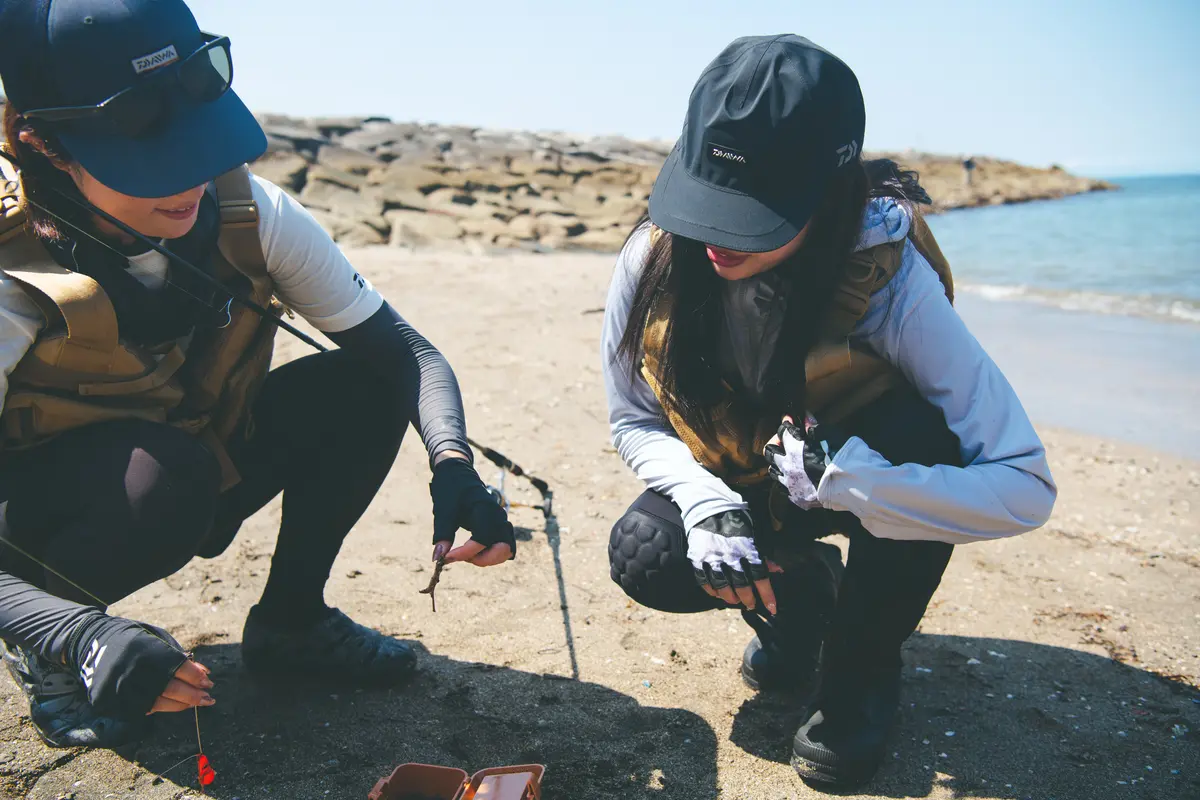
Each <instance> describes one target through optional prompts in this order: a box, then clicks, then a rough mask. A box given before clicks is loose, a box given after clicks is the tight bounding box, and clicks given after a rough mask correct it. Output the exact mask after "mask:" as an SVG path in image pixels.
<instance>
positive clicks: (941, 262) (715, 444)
mask: <svg viewBox="0 0 1200 800" xmlns="http://www.w3.org/2000/svg"><path fill="white" fill-rule="evenodd" d="M654 235H655V236H657V235H660V231H659V230H658V229H657V228H656V229H655V230H654ZM905 241H911V242H912V243H913V245H914V246H916V248H917V250H918V251H919V252H920V253H921V255H922V256H924V257H925V260H926V261H928V262H929V263H930V265H931V266H932V267H933V268H934V270H935V271H936V272H937V274H938V277H939V278H940V279H941V281H942V285H943V286H944V287H945V289H946V296H947V297H949V298H950V300H951V302H953V301H954V281H953V277H952V276H951V274H950V265H949V263H947V261H946V258H945V256H943V255H942V251H941V249H940V248H939V247H938V244H937V241H935V240H934V238H933V233H932V232H931V231H930V230H929V226H928V225H927V224H926V223H925V220H924V219H922V218H921V217H920V216H914V218H913V223H912V228H911V229H910V230H909V234H908V238H907V240H901V241H899V242H889V243H887V244H882V245H879V246H877V247H872V248H869V249H867V250H861V251H859V252H857V253H855V254H854V255H853V256H851V258H850V260H849V262H848V263H847V264H846V269H845V277H844V278H843V280H842V282H841V284H840V285H839V286H838V288H837V291H836V293H835V296H834V303H833V307H832V309H831V310H830V312H829V315H828V317H827V318H826V320H825V322H824V325H823V332H822V335H821V341H820V342H819V343H818V344H817V345H816V346H815V347H813V349H812V351H811V352H809V354H808V356H807V358H806V359H805V362H804V373H805V388H804V400H805V405H806V406H807V410H808V411H809V412H810V413H811V414H813V416H815V417H816V418H817V419H819V420H822V421H823V422H829V423H836V422H839V421H841V420H843V419H845V418H846V417H848V416H849V415H850V414H853V413H854V412H855V411H857V410H858V409H860V408H863V407H864V406H866V405H867V404H868V403H870V402H871V401H873V400H875V399H877V398H878V397H880V396H881V395H882V394H883V393H884V392H886V391H887V390H888V389H891V388H893V387H895V386H897V385H899V384H901V383H902V382H903V381H904V377H903V375H902V374H901V373H900V371H899V370H898V369H896V368H895V367H894V366H892V365H891V364H889V363H888V362H887V361H885V360H884V359H883V358H881V357H879V356H878V355H876V354H875V353H872V352H870V351H869V350H867V349H864V348H862V347H859V346H857V345H856V344H854V343H852V342H851V341H850V339H849V336H850V333H851V332H852V331H853V330H854V328H855V326H856V325H857V324H858V321H859V320H861V319H862V318H863V316H864V315H865V314H866V313H867V308H868V306H869V305H870V302H871V295H873V294H875V293H876V292H878V291H880V290H881V289H883V288H884V287H885V286H887V284H888V282H889V281H890V280H891V279H892V277H893V276H894V275H895V274H896V271H897V270H898V269H899V268H900V262H901V259H902V257H903V250H904V243H905ZM673 305H674V298H672V297H663V298H662V299H661V300H659V302H658V303H657V304H656V305H655V307H654V309H653V310H652V311H651V312H650V316H649V319H648V320H647V322H646V333H645V335H644V337H643V339H642V346H643V352H644V356H643V361H642V369H641V372H642V375H643V376H644V377H645V379H646V382H647V383H649V384H650V388H651V389H652V390H653V391H654V394H655V396H656V397H657V398H658V401H659V404H660V405H661V406H662V407H663V409H664V411H665V412H666V415H667V419H668V420H669V421H670V423H671V426H672V427H673V428H674V429H675V433H676V434H677V435H678V436H679V438H680V439H682V440H683V442H684V443H685V444H686V445H687V446H688V449H690V450H691V451H692V455H693V456H694V457H695V459H696V461H698V462H699V463H700V464H701V465H702V466H704V467H705V468H706V469H708V470H709V471H710V472H712V473H713V474H714V475H716V476H717V477H719V478H721V479H723V480H725V481H726V482H727V483H730V484H733V485H735V486H751V485H754V484H757V483H761V482H762V481H764V480H766V479H767V477H768V475H767V467H768V464H767V461H766V459H765V458H764V457H763V454H762V452H763V448H764V447H766V444H767V442H768V441H769V440H770V439H771V437H772V436H774V435H775V433H776V431H778V430H779V424H780V419H779V418H778V417H771V418H770V419H765V418H762V417H760V416H757V415H756V413H755V412H754V411H753V410H751V407H750V405H749V404H748V403H747V402H746V400H745V398H743V397H741V396H739V393H738V392H737V391H736V390H735V389H733V387H731V386H730V385H729V384H728V383H725V386H724V389H725V391H724V397H723V399H722V400H721V401H720V404H719V405H718V406H717V407H716V408H715V409H713V414H712V419H713V429H714V430H713V433H711V434H710V433H707V432H705V431H699V430H696V429H694V428H692V427H690V426H689V425H688V424H687V423H686V422H685V421H684V420H683V418H682V417H681V416H679V414H677V413H675V411H673V410H672V409H673V405H672V404H671V403H670V402H668V398H667V397H666V396H665V394H664V391H663V388H662V384H661V383H660V381H659V380H658V375H659V365H660V362H661V355H662V351H663V347H664V343H665V341H666V333H667V327H668V325H669V324H670V319H671V314H672V310H673V308H672V307H673ZM776 346H777V347H785V346H786V344H785V343H783V342H780V343H779V344H778V345H776Z"/></svg>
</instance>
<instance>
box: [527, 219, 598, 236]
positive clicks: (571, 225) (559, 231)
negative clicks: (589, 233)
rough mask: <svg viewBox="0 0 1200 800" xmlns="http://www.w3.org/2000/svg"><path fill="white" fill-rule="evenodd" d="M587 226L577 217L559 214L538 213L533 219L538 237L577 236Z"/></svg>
mask: <svg viewBox="0 0 1200 800" xmlns="http://www.w3.org/2000/svg"><path fill="white" fill-rule="evenodd" d="M587 229H588V226H587V225H586V224H585V223H584V222H583V221H582V220H580V219H579V218H578V217H564V216H562V215H561V214H538V215H537V217H536V218H535V221H534V231H536V232H537V235H538V238H539V239H543V240H544V239H546V238H552V239H566V238H569V237H572V236H579V235H581V234H583V233H584V232H585V231H586V230H587Z"/></svg>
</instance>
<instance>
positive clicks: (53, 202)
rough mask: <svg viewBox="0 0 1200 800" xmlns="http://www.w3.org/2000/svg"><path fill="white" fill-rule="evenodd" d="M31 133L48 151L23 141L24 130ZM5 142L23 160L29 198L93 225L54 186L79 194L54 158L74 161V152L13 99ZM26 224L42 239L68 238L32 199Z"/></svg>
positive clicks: (7, 114)
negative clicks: (60, 195)
mask: <svg viewBox="0 0 1200 800" xmlns="http://www.w3.org/2000/svg"><path fill="white" fill-rule="evenodd" d="M23 132H24V133H29V134H32V135H34V136H36V137H37V138H39V139H41V140H42V141H43V142H44V143H45V146H46V150H47V152H48V153H49V155H46V154H43V153H41V152H39V151H38V150H36V149H35V148H33V147H30V146H29V145H27V144H25V143H24V142H22V141H21V134H22V133H23ZM4 142H5V143H6V149H7V150H8V152H10V153H12V154H13V155H14V156H16V157H17V161H18V162H20V164H21V193H22V194H23V195H24V197H25V198H26V200H27V201H28V200H33V201H34V202H36V203H37V204H38V205H40V206H44V207H46V208H49V209H50V210H51V211H53V212H54V214H56V215H58V216H59V217H63V218H65V219H67V220H69V221H71V222H74V223H75V224H77V225H83V226H85V228H84V229H85V230H86V229H88V228H90V227H91V220H90V219H88V218H87V216H86V215H84V214H82V213H81V212H80V211H79V210H78V209H77V208H76V207H75V206H73V205H72V204H70V203H67V202H65V201H63V200H62V199H60V198H59V197H58V196H57V195H56V194H55V192H54V191H52V189H58V190H60V191H63V192H67V193H69V194H74V195H78V194H79V189H78V187H76V185H75V181H73V180H72V179H71V176H70V175H69V174H67V173H66V172H63V171H62V170H61V169H59V168H58V167H56V166H55V165H54V162H53V161H52V160H51V158H54V159H57V160H59V161H62V162H67V163H69V162H71V161H72V158H71V154H70V153H68V152H67V149H66V148H65V147H63V146H62V143H61V142H59V141H58V139H57V137H55V136H54V135H53V134H50V133H48V132H46V131H44V130H41V129H39V128H38V126H36V125H35V124H34V123H33V122H32V121H31V120H27V119H25V117H23V116H22V115H21V112H19V111H17V109H16V108H15V107H14V106H13V104H12V103H6V104H5V105H4ZM25 219H26V225H27V226H28V228H29V230H30V231H31V232H32V233H33V235H34V236H37V237H38V238H39V239H41V240H43V241H56V240H59V239H64V238H67V236H66V235H65V234H64V230H63V228H64V226H63V225H62V223H60V222H59V221H58V220H57V219H55V217H54V216H52V215H50V214H47V213H46V212H44V211H42V210H41V209H39V208H36V207H35V206H33V205H32V204H30V203H29V202H26V203H25Z"/></svg>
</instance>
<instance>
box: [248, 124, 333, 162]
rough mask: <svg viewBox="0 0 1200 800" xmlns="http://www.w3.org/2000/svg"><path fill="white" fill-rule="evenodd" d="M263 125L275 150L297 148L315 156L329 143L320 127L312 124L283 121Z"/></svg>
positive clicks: (269, 143)
mask: <svg viewBox="0 0 1200 800" xmlns="http://www.w3.org/2000/svg"><path fill="white" fill-rule="evenodd" d="M262 127H263V132H264V133H266V134H267V141H268V145H269V146H271V145H273V146H274V149H275V150H284V149H290V150H297V151H301V152H306V153H308V154H310V155H313V156H315V155H316V153H317V151H318V150H319V149H320V148H321V146H322V145H326V144H329V140H328V139H327V138H326V137H325V135H324V134H323V133H321V131H320V129H319V128H316V127H313V126H311V125H306V124H303V123H300V124H297V123H292V122H283V123H279V124H264V125H263V126H262Z"/></svg>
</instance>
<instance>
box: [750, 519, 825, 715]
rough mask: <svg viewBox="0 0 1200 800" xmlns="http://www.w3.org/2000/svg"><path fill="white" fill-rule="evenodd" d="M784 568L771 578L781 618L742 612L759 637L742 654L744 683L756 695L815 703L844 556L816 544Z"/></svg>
mask: <svg viewBox="0 0 1200 800" xmlns="http://www.w3.org/2000/svg"><path fill="white" fill-rule="evenodd" d="M784 564H785V566H784V570H785V571H784V572H782V573H774V574H772V575H771V587H772V589H774V591H775V598H776V602H777V607H778V610H779V613H778V614H776V615H775V616H774V617H767V616H766V615H765V614H762V613H759V612H757V611H743V612H742V618H743V619H745V620H746V623H747V624H748V625H750V627H751V628H753V629H754V631H755V633H757V634H758V635H757V636H755V637H754V638H753V639H751V640H750V643H749V644H748V645H746V650H745V652H743V653H742V680H743V681H745V683H746V685H747V686H749V687H750V688H751V689H754V690H755V691H777V690H778V691H791V692H797V693H799V694H800V695H801V696H803V697H804V698H811V697H812V696H813V695H814V694H815V692H816V689H817V682H818V676H819V674H820V667H821V650H822V642H823V641H824V639H825V635H826V632H827V631H828V630H829V623H830V620H831V619H832V617H833V610H834V607H835V606H836V604H837V593H838V584H839V583H840V582H841V577H842V558H841V553H840V551H839V550H838V549H837V547H835V546H833V545H831V544H826V543H824V542H811V543H809V544H808V545H807V546H806V548H805V552H804V553H803V555H802V556H800V557H793V558H790V559H788V560H786V561H785V562H784Z"/></svg>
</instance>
